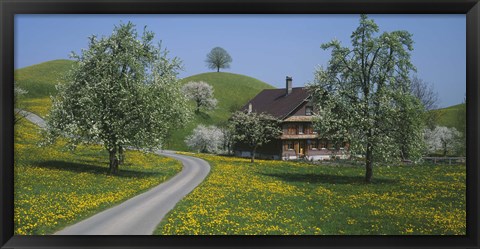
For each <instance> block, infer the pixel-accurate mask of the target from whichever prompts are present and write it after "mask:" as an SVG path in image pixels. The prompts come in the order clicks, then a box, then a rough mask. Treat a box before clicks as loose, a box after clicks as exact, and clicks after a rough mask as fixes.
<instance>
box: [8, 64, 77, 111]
mask: <svg viewBox="0 0 480 249" xmlns="http://www.w3.org/2000/svg"><path fill="white" fill-rule="evenodd" d="M74 63H75V62H73V61H70V60H53V61H47V62H44V63H40V64H36V65H32V66H28V67H24V68H20V69H17V70H15V74H14V75H15V82H16V84H18V86H20V87H21V88H22V89H24V90H26V91H27V94H25V95H24V96H22V97H21V99H20V100H19V101H18V103H19V106H18V107H20V108H22V109H26V110H28V111H31V112H33V113H36V114H38V115H40V116H45V115H46V114H47V113H48V109H49V108H50V106H51V101H50V95H54V94H55V92H56V89H55V85H56V84H57V83H59V82H62V80H63V77H64V75H65V73H66V72H67V71H68V70H69V69H70V68H72V66H73V64H74Z"/></svg>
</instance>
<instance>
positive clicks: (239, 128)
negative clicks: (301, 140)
mask: <svg viewBox="0 0 480 249" xmlns="http://www.w3.org/2000/svg"><path fill="white" fill-rule="evenodd" d="M230 126H231V130H232V132H233V136H232V137H233V141H235V143H242V144H245V145H246V146H248V147H249V148H250V150H251V151H250V153H251V162H252V163H253V162H255V153H256V151H257V148H258V147H260V146H262V145H264V144H266V143H268V142H270V141H271V140H272V139H274V138H276V137H278V136H280V135H281V134H282V129H281V128H280V121H279V120H278V119H276V118H274V117H272V116H271V115H268V114H264V113H260V114H258V113H255V112H251V113H244V112H241V111H238V112H235V113H234V114H233V116H232V118H231V119H230Z"/></svg>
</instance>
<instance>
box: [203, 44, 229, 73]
mask: <svg viewBox="0 0 480 249" xmlns="http://www.w3.org/2000/svg"><path fill="white" fill-rule="evenodd" d="M205 62H206V63H207V66H208V68H210V69H217V72H220V68H230V63H231V62H232V57H230V55H229V54H228V52H227V51H226V50H225V49H223V48H221V47H215V48H213V49H212V50H211V51H210V53H208V54H207V59H206V60H205Z"/></svg>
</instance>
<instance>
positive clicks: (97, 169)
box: [34, 161, 159, 178]
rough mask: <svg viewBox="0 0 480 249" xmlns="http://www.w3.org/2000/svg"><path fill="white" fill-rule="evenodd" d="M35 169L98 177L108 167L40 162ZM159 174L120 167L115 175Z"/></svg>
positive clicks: (143, 175)
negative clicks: (96, 175)
mask: <svg viewBox="0 0 480 249" xmlns="http://www.w3.org/2000/svg"><path fill="white" fill-rule="evenodd" d="M34 165H35V166H37V167H40V168H45V169H56V170H65V171H70V172H75V173H92V174H98V175H108V174H109V172H108V167H101V166H97V165H92V164H84V163H74V162H66V161H41V162H35V164H34ZM158 174H159V173H156V172H144V171H136V170H126V169H122V165H120V166H119V172H118V174H117V175H115V176H118V177H127V178H132V177H138V178H144V177H151V176H155V175H158Z"/></svg>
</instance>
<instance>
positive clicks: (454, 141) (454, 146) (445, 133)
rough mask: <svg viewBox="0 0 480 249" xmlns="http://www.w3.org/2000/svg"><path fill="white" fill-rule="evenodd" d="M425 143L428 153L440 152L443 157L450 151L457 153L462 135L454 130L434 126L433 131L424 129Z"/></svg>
mask: <svg viewBox="0 0 480 249" xmlns="http://www.w3.org/2000/svg"><path fill="white" fill-rule="evenodd" d="M424 136H425V142H426V144H427V151H428V153H431V154H433V153H436V152H438V151H441V152H442V155H443V156H446V155H447V153H451V152H452V151H456V150H457V151H458V149H459V148H460V147H461V146H462V133H461V132H459V131H457V129H455V128H453V127H452V128H448V127H444V126H436V127H435V128H434V129H425V135H424Z"/></svg>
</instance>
